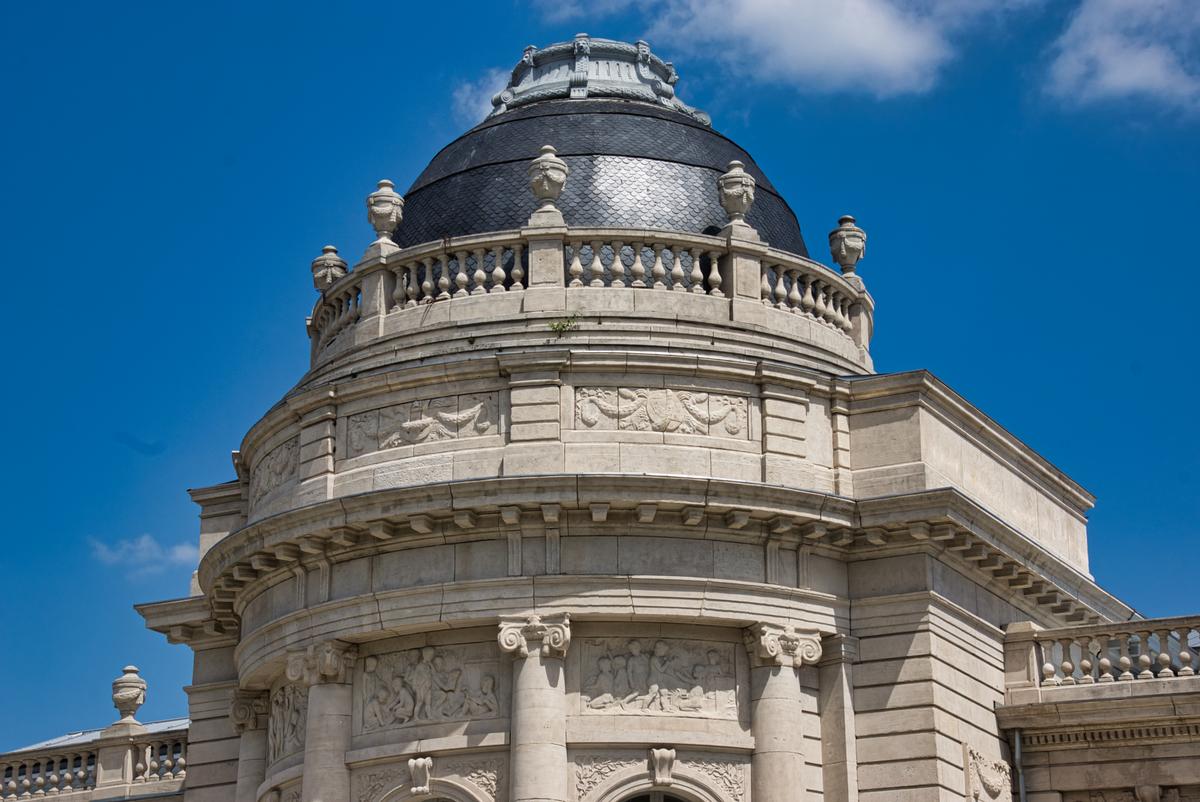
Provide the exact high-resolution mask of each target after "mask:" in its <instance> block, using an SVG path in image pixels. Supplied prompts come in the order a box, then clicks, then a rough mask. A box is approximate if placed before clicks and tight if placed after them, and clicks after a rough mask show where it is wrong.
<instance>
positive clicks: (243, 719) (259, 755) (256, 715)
mask: <svg viewBox="0 0 1200 802" xmlns="http://www.w3.org/2000/svg"><path fill="white" fill-rule="evenodd" d="M269 709H270V708H269V707H268V705H267V694H266V693H265V692H263V691H236V692H235V693H234V695H233V701H232V703H231V704H230V705H229V721H230V722H231V723H232V724H233V729H234V731H235V732H237V733H238V766H237V791H236V792H235V796H234V800H235V802H257V800H258V787H259V786H260V785H262V784H263V781H264V780H266V779H267V713H268V710H269Z"/></svg>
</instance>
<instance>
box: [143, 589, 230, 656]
mask: <svg viewBox="0 0 1200 802" xmlns="http://www.w3.org/2000/svg"><path fill="white" fill-rule="evenodd" d="M133 607H134V609H135V610H137V612H138V614H139V615H141V616H142V619H143V620H145V622H146V627H147V628H148V629H151V630H154V631H155V632H160V633H162V634H163V635H166V636H167V642H168V643H186V644H187V645H188V646H190V647H192V648H193V649H215V648H218V647H221V646H232V645H234V644H236V643H237V637H238V626H237V621H236V619H230V618H226V619H225V620H219V619H217V618H216V617H215V616H214V614H213V607H212V603H211V600H210V599H209V598H208V597H206V596H191V597H189V598H186V599H171V600H168V601H160V602H149V603H146V604H135V605H134V606H133Z"/></svg>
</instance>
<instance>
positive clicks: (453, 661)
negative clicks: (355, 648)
mask: <svg viewBox="0 0 1200 802" xmlns="http://www.w3.org/2000/svg"><path fill="white" fill-rule="evenodd" d="M503 686H504V683H501V682H500V663H499V659H498V657H497V655H496V649H495V647H494V646H492V644H471V645H466V646H439V647H435V646H424V647H421V648H417V649H405V650H403V651H398V652H390V653H388V654H381V655H372V656H370V657H366V658H364V660H363V675H362V682H361V683H358V684H357V685H356V690H357V693H358V696H359V699H358V706H359V711H360V714H361V719H360V721H361V725H360V726H361V730H360V731H361V732H364V733H366V732H375V731H378V730H387V729H393V728H396V727H406V726H411V725H415V724H429V723H434V722H442V721H474V720H478V719H490V718H499V717H503V716H506V715H508V700H507V695H506V694H507V689H506V688H504V687H503Z"/></svg>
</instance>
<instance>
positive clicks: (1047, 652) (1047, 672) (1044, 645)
mask: <svg viewBox="0 0 1200 802" xmlns="http://www.w3.org/2000/svg"><path fill="white" fill-rule="evenodd" d="M1053 643H1054V642H1053V641H1038V647H1039V648H1040V649H1041V652H1042V685H1059V684H1061V683H1060V682H1059V680H1058V677H1057V676H1055V674H1056V673H1057V672H1058V669H1056V668H1055V667H1054V663H1053V662H1052V660H1051V658H1052V657H1053Z"/></svg>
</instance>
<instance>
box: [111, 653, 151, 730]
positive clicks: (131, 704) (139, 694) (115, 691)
mask: <svg viewBox="0 0 1200 802" xmlns="http://www.w3.org/2000/svg"><path fill="white" fill-rule="evenodd" d="M122 671H124V673H123V674H122V675H121V676H119V677H117V678H116V679H115V680H113V683H112V701H113V706H114V707H116V708H117V712H118V713H120V714H121V720H120V721H118V722H117V723H118V724H137V723H138V722H137V719H135V718H134V717H133V716H134V714H135V713H137V711H138V708H139V707H141V706H142V704H143V703H144V702H145V701H146V680H144V679H142V678H141V677H139V676H138V668H137V666H125V668H123V669H122Z"/></svg>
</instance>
